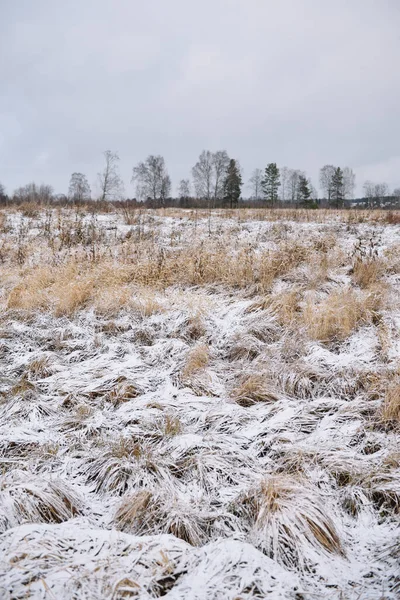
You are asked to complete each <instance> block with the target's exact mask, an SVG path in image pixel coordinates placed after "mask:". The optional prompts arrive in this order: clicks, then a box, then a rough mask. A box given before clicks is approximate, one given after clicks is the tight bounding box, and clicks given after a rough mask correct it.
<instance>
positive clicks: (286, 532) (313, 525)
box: [236, 475, 343, 568]
mask: <svg viewBox="0 0 400 600" xmlns="http://www.w3.org/2000/svg"><path fill="white" fill-rule="evenodd" d="M236 510H238V511H239V513H243V514H245V515H246V516H247V518H248V519H249V522H250V524H251V536H252V540H253V542H254V543H255V545H256V546H258V547H259V548H260V549H261V550H262V551H263V552H265V553H266V554H267V555H268V556H270V557H271V558H273V559H274V560H277V561H278V562H280V563H281V564H284V565H286V566H287V567H290V568H308V567H310V566H311V565H310V564H309V563H308V560H309V558H310V550H312V549H313V548H319V550H323V551H326V552H328V553H336V554H343V547H342V543H341V540H340V537H339V534H338V532H337V530H336V527H335V525H334V523H333V521H332V520H331V518H330V517H329V516H328V513H327V510H326V507H325V506H324V502H323V500H322V498H319V497H318V496H317V495H316V494H315V492H313V491H312V490H311V489H310V487H308V485H307V484H306V482H304V481H301V480H297V479H295V478H292V477H289V476H287V475H277V476H274V477H269V478H268V479H265V480H263V481H262V482H261V483H260V484H259V486H257V487H255V488H253V489H251V490H249V491H248V492H247V493H246V494H244V495H243V496H240V498H239V499H238V501H237V506H236Z"/></svg>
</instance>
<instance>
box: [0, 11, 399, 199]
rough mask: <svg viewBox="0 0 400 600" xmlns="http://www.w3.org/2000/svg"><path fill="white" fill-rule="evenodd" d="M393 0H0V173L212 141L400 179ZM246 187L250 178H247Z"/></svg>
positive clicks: (193, 156)
mask: <svg viewBox="0 0 400 600" xmlns="http://www.w3.org/2000/svg"><path fill="white" fill-rule="evenodd" d="M399 65H400V0H335V1H332V0H274V1H271V0H140V1H139V0H68V2H65V1H64V0H34V1H33V0H0V182H1V183H3V185H4V186H5V187H6V190H7V191H8V193H12V191H13V190H14V189H15V188H17V187H18V186H21V185H24V184H26V183H29V182H30V181H35V182H37V183H47V184H50V185H52V186H53V187H54V189H55V191H56V192H57V193H66V192H67V191H68V183H69V179H70V176H71V173H73V172H75V171H79V172H82V173H84V174H86V176H87V178H88V180H89V183H90V184H91V185H92V189H93V190H94V191H95V189H96V186H95V182H96V174H97V173H98V172H99V171H100V170H101V168H102V166H103V154H102V153H103V151H104V150H107V149H110V150H113V151H117V152H118V153H119V156H120V171H121V175H122V178H123V180H124V183H125V189H126V194H127V196H128V197H133V196H134V187H133V185H132V184H131V183H130V179H131V175H132V167H133V166H134V165H135V164H137V163H138V162H139V161H141V160H144V159H145V158H146V157H147V155H149V154H161V155H163V156H164V157H165V160H166V164H167V168H168V170H169V173H170V175H171V178H172V181H173V184H174V187H175V189H176V187H177V185H178V182H179V180H180V179H181V178H187V177H189V176H190V172H191V168H192V166H193V165H194V164H195V162H196V160H197V158H198V156H199V154H200V152H201V151H202V150H203V149H209V150H212V151H215V150H219V149H225V150H227V151H228V153H229V155H230V156H232V157H233V158H237V159H238V160H239V161H240V164H241V166H242V169H243V175H244V181H245V183H247V181H248V179H249V177H250V175H251V172H252V170H254V168H256V167H259V168H264V167H265V166H266V165H267V163H269V162H276V163H277V164H278V166H284V165H285V166H288V167H291V168H297V169H301V170H304V171H306V172H307V175H308V176H310V177H311V179H312V181H313V183H314V185H316V186H317V184H318V173H319V169H320V167H321V166H323V165H324V164H334V165H338V166H342V167H344V166H349V167H352V168H353V169H354V171H355V173H356V177H357V193H359V194H361V192H362V184H363V182H364V181H365V180H366V179H370V180H372V181H374V182H387V183H388V185H389V188H390V189H393V188H395V187H400V71H399ZM246 191H247V193H248V194H250V190H249V189H248V188H244V195H246Z"/></svg>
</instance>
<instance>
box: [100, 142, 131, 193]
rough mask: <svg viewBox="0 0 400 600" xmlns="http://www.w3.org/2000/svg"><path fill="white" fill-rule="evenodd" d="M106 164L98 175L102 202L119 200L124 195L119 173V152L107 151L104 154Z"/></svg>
mask: <svg viewBox="0 0 400 600" xmlns="http://www.w3.org/2000/svg"><path fill="white" fill-rule="evenodd" d="M104 158H105V161H106V164H105V166H104V169H103V171H102V172H101V173H98V175H97V177H98V182H99V186H100V200H103V201H104V200H117V199H119V198H121V196H122V195H123V193H124V186H123V183H122V179H121V177H120V175H119V171H118V161H119V156H118V153H117V152H111V150H106V151H105V152H104Z"/></svg>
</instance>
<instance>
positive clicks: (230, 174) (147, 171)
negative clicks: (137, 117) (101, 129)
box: [0, 150, 400, 208]
mask: <svg viewBox="0 0 400 600" xmlns="http://www.w3.org/2000/svg"><path fill="white" fill-rule="evenodd" d="M103 156H104V165H103V168H102V170H101V171H100V172H99V173H98V174H97V188H98V194H96V195H95V196H96V197H95V199H96V200H100V201H102V202H116V201H121V200H126V199H127V198H126V195H125V192H124V185H123V181H122V178H121V176H120V173H119V156H118V153H117V152H112V151H111V150H106V151H105V152H104V153H103ZM131 182H132V183H133V184H134V186H135V190H136V197H135V198H133V199H131V202H134V203H138V204H139V203H142V204H144V205H146V206H148V207H153V208H159V207H165V206H180V207H183V208H189V207H196V206H200V207H208V208H217V207H229V208H236V207H238V205H239V202H240V201H241V200H242V201H243V202H244V201H246V203H247V204H246V205H255V206H268V207H271V208H273V207H276V206H286V205H290V206H293V207H296V208H300V207H303V208H318V207H319V206H321V205H323V206H332V207H334V208H342V207H343V206H345V205H348V203H349V202H350V201H351V200H352V199H353V198H354V192H355V174H354V172H353V170H352V169H351V168H349V167H340V166H335V165H324V166H323V167H322V168H321V169H320V173H319V186H320V190H321V192H322V196H320V195H319V194H318V192H317V190H316V188H315V187H314V185H313V183H312V181H311V180H310V178H308V177H307V175H306V173H305V172H304V171H301V170H299V169H291V168H288V167H281V168H279V167H278V166H277V164H276V163H275V162H271V163H268V164H267V165H266V167H265V168H263V169H261V168H256V169H254V171H253V172H252V174H251V176H250V178H249V181H248V184H247V189H248V190H249V192H250V193H249V194H248V195H247V198H246V200H244V197H243V193H242V192H243V187H244V184H243V175H242V169H241V166H240V163H239V161H238V160H237V159H234V158H230V157H229V155H228V153H227V152H226V150H218V151H216V152H211V151H209V150H203V151H202V152H201V154H200V156H199V158H198V160H197V162H196V163H195V165H194V166H193V168H192V170H191V178H186V179H181V181H180V182H179V184H178V187H177V196H176V197H172V196H171V189H172V183H171V178H170V176H169V173H168V169H167V166H166V163H165V159H164V157H163V156H161V155H149V156H148V157H147V158H146V159H145V160H144V161H141V162H139V163H138V164H137V165H135V166H134V167H133V170H132V178H131ZM363 190H364V194H365V201H366V204H367V206H369V207H375V206H381V205H382V204H383V203H384V200H385V198H387V197H388V196H389V189H388V186H387V184H386V183H373V182H371V181H366V182H365V184H364V186H363ZM392 196H394V197H397V198H399V202H400V188H397V189H395V190H394V191H393V194H392ZM54 199H58V200H59V201H60V200H65V201H69V202H73V203H84V202H88V201H91V200H92V199H93V194H92V190H91V188H90V185H89V182H88V180H87V177H86V176H85V175H84V174H83V173H77V172H76V173H72V175H71V178H70V183H69V188H68V194H67V195H63V194H61V195H58V196H56V197H55V195H54V190H53V188H52V187H51V186H49V185H45V184H41V185H37V184H35V183H29V184H28V185H25V186H23V187H20V188H18V189H16V190H15V191H14V193H13V195H12V196H11V198H8V196H7V195H6V193H5V189H4V186H2V185H1V183H0V202H2V203H4V202H6V201H8V200H11V201H14V202H17V203H23V202H36V203H41V204H48V203H50V202H52V201H54Z"/></svg>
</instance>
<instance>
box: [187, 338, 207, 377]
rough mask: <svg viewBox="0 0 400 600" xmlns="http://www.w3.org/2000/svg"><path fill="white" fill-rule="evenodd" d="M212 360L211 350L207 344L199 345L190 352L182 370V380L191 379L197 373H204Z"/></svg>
mask: <svg viewBox="0 0 400 600" xmlns="http://www.w3.org/2000/svg"><path fill="white" fill-rule="evenodd" d="M209 360H210V349H209V347H208V346H206V345H205V344H199V345H198V346H195V347H194V348H193V349H192V350H190V352H189V354H188V356H187V358H186V363H185V366H184V367H183V369H182V378H183V379H189V378H190V377H191V376H192V375H194V374H195V373H198V372H200V371H204V370H205V369H206V367H207V365H208V362H209Z"/></svg>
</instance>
